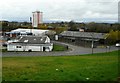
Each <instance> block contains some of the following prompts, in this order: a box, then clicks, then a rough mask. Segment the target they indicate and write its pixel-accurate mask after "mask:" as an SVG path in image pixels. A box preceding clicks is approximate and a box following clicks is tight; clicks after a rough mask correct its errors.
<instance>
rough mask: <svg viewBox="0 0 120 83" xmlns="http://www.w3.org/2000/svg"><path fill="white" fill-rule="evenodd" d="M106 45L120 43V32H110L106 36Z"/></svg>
mask: <svg viewBox="0 0 120 83" xmlns="http://www.w3.org/2000/svg"><path fill="white" fill-rule="evenodd" d="M106 36H107V40H108V41H107V44H110V45H111V44H115V43H116V42H118V41H120V31H118V30H117V31H113V30H111V31H110V32H109V33H108V34H107V35H106Z"/></svg>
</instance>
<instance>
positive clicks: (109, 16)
mask: <svg viewBox="0 0 120 83" xmlns="http://www.w3.org/2000/svg"><path fill="white" fill-rule="evenodd" d="M118 1H119V0H0V20H7V21H22V22H24V21H28V22H29V18H30V17H32V12H34V11H36V10H37V11H41V12H43V21H44V22H49V21H71V20H73V21H76V22H117V21H118Z"/></svg>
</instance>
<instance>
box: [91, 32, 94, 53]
mask: <svg viewBox="0 0 120 83" xmlns="http://www.w3.org/2000/svg"><path fill="white" fill-rule="evenodd" d="M93 34H94V33H92V34H91V36H92V43H91V48H92V54H93V48H94V39H93Z"/></svg>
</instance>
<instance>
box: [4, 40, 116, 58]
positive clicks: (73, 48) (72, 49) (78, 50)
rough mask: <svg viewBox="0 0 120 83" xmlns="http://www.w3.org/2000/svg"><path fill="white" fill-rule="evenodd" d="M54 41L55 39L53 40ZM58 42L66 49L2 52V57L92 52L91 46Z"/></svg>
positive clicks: (94, 50)
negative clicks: (66, 48) (66, 46)
mask: <svg viewBox="0 0 120 83" xmlns="http://www.w3.org/2000/svg"><path fill="white" fill-rule="evenodd" d="M54 42H55V41H54ZM57 43H60V44H64V45H68V48H69V50H68V51H54V52H3V53H2V56H3V57H11V56H65V55H69V56H70V55H83V54H92V49H91V48H85V47H81V46H75V45H71V44H68V43H63V42H57ZM114 50H118V48H117V47H115V46H111V47H110V49H106V48H105V47H102V48H94V49H93V53H103V52H109V51H114Z"/></svg>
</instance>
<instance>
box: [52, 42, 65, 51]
mask: <svg viewBox="0 0 120 83" xmlns="http://www.w3.org/2000/svg"><path fill="white" fill-rule="evenodd" d="M65 50H67V48H66V47H65V46H62V45H58V44H54V45H53V51H65Z"/></svg>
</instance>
